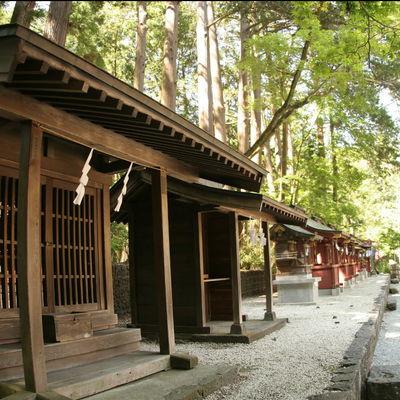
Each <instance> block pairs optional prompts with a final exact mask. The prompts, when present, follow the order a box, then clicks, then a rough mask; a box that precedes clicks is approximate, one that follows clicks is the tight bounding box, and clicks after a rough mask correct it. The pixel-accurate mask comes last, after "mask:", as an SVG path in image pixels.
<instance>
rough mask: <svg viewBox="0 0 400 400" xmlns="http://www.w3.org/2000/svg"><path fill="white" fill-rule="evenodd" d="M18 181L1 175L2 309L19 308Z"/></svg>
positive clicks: (0, 303) (0, 284)
mask: <svg viewBox="0 0 400 400" xmlns="http://www.w3.org/2000/svg"><path fill="white" fill-rule="evenodd" d="M17 197H18V180H17V179H15V178H11V177H8V176H3V175H0V309H3V310H4V309H17V308H18V285H17V283H18V267H17V229H16V225H17Z"/></svg>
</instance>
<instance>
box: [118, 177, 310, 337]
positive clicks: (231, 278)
mask: <svg viewBox="0 0 400 400" xmlns="http://www.w3.org/2000/svg"><path fill="white" fill-rule="evenodd" d="M124 179H125V178H124V177H123V178H121V180H120V182H119V183H118V184H116V185H115V186H114V187H113V188H112V189H111V211H112V212H111V218H112V220H115V221H117V222H124V223H128V225H129V238H130V239H129V243H130V250H129V253H130V257H129V265H130V279H131V305H132V325H133V326H135V327H138V328H140V329H141V332H142V333H143V335H145V334H151V333H152V332H158V330H159V326H158V325H159V322H158V318H157V310H156V297H157V288H156V286H155V285H154V282H153V281H152V279H151V277H152V275H153V271H154V259H153V254H152V252H151V251H150V249H151V247H152V241H153V222H152V216H151V209H152V196H151V191H152V185H153V182H152V177H151V174H150V173H149V171H147V170H143V171H141V172H139V171H137V172H135V173H134V174H131V176H130V178H129V181H128V184H127V190H126V195H125V196H124V201H123V204H122V206H121V209H120V210H119V211H118V212H117V211H115V210H114V206H115V204H116V202H117V196H118V194H119V193H120V188H121V186H122V184H123V181H124ZM167 187H168V189H167V190H168V205H169V206H168V209H169V213H168V219H169V232H170V257H171V280H172V289H173V290H172V293H173V296H172V300H173V311H174V330H175V332H176V333H177V334H180V335H183V334H184V335H185V336H186V337H189V338H190V339H192V340H204V341H220V342H245V343H249V342H251V341H253V340H255V339H259V338H260V337H262V336H264V335H265V334H267V333H269V332H271V331H272V330H274V329H278V328H279V327H281V326H282V320H276V319H275V314H274V312H273V309H272V296H273V292H272V269H271V264H270V255H269V248H270V243H269V235H268V233H269V229H268V224H269V223H275V222H276V221H283V222H291V223H293V224H299V225H300V224H304V223H305V215H304V214H303V213H301V212H299V211H296V210H293V209H292V208H290V207H287V206H285V205H284V204H281V203H278V202H276V201H274V200H273V199H270V198H268V197H266V196H263V195H260V194H256V193H246V192H239V191H230V190H223V189H221V188H217V187H210V186H208V185H206V184H188V183H185V182H182V181H180V180H176V179H174V178H168V184H167ZM249 219H260V220H261V221H262V227H263V232H264V233H265V246H264V270H265V280H266V293H265V295H266V305H265V306H266V313H265V315H260V320H258V321H249V320H247V319H246V318H245V317H243V316H242V312H241V282H240V261H239V223H240V222H241V221H245V220H249Z"/></svg>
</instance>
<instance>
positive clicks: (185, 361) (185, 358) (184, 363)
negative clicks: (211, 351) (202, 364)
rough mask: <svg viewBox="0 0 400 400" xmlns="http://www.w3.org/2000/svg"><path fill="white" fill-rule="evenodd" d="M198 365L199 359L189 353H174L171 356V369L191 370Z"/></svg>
mask: <svg viewBox="0 0 400 400" xmlns="http://www.w3.org/2000/svg"><path fill="white" fill-rule="evenodd" d="M198 364H199V359H198V358H197V357H196V356H191V355H190V354H189V353H186V352H185V353H183V352H179V353H175V354H172V355H171V368H174V369H191V368H194V367H196V366H197V365H198Z"/></svg>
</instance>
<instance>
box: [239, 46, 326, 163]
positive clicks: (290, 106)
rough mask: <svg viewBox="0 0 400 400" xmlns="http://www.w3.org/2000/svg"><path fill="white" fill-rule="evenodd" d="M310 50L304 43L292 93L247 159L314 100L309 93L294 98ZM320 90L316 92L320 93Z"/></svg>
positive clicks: (291, 89) (247, 154)
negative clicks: (300, 97) (300, 109)
mask: <svg viewBox="0 0 400 400" xmlns="http://www.w3.org/2000/svg"><path fill="white" fill-rule="evenodd" d="M309 48H310V41H308V40H307V41H306V42H304V46H303V51H302V55H301V59H300V63H299V66H298V68H297V70H296V72H295V73H294V75H293V79H292V83H291V86H290V91H289V94H288V95H287V97H286V99H285V102H284V103H283V105H282V107H280V108H279V109H278V110H277V111H276V113H275V115H274V116H273V117H272V119H271V121H270V123H269V124H268V126H267V127H266V128H265V129H264V132H262V133H261V136H260V138H259V139H258V140H257V141H256V143H254V144H253V145H252V146H251V148H250V149H249V150H247V151H246V154H245V155H246V156H247V157H253V156H254V154H256V153H257V151H259V150H260V148H261V147H262V146H263V145H264V143H266V142H267V141H268V140H269V139H270V138H271V137H272V136H273V135H274V134H275V132H276V129H278V128H279V127H280V126H281V125H282V124H283V123H284V122H285V121H287V119H288V118H289V117H290V116H291V115H292V114H293V113H294V112H295V111H296V110H297V109H299V108H301V107H303V106H305V105H306V104H308V103H309V102H310V100H311V98H312V96H313V95H314V94H315V93H314V92H313V93H309V94H308V95H307V96H306V97H305V98H304V99H303V100H301V101H297V102H295V103H293V98H294V95H295V93H296V87H297V84H298V82H299V79H300V76H301V73H302V71H303V68H304V67H303V65H304V62H305V61H306V60H307V56H308V50H309ZM319 89H320V88H318V89H317V90H316V92H318V90H319Z"/></svg>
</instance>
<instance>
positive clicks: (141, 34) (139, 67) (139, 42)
mask: <svg viewBox="0 0 400 400" xmlns="http://www.w3.org/2000/svg"><path fill="white" fill-rule="evenodd" d="M137 15H138V22H137V34H136V60H135V79H134V82H133V87H134V88H135V89H137V90H139V91H141V92H143V91H144V73H145V68H146V41H147V29H148V26H147V2H146V1H138V2H137Z"/></svg>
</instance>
